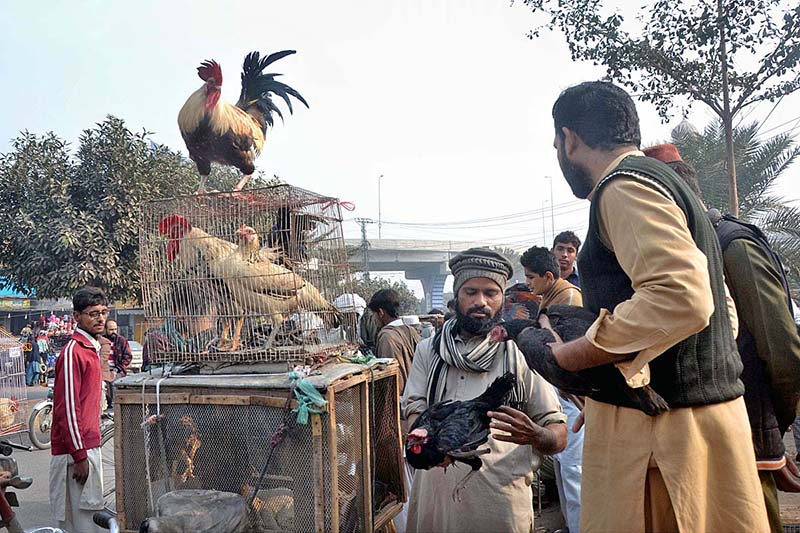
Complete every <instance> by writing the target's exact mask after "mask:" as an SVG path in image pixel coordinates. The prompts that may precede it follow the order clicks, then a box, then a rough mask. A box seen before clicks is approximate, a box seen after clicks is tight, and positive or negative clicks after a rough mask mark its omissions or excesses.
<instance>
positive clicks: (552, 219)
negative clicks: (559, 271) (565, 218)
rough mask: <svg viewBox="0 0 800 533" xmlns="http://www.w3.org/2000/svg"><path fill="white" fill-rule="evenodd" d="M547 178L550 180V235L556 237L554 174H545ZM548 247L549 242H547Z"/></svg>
mask: <svg viewBox="0 0 800 533" xmlns="http://www.w3.org/2000/svg"><path fill="white" fill-rule="evenodd" d="M545 179H546V180H548V181H550V233H551V234H552V235H550V236H551V237H552V238H553V239H555V238H556V222H555V217H554V216H553V176H545ZM545 247H547V243H545Z"/></svg>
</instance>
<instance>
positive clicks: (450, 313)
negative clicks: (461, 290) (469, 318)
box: [444, 298, 456, 320]
mask: <svg viewBox="0 0 800 533" xmlns="http://www.w3.org/2000/svg"><path fill="white" fill-rule="evenodd" d="M454 316H456V299H455V298H451V299H450V300H448V301H447V312H446V313H445V314H444V319H445V320H450V319H451V318H453V317H454Z"/></svg>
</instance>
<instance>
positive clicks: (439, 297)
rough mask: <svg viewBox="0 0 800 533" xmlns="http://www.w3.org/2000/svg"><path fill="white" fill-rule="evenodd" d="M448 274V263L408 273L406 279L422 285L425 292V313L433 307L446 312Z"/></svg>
mask: <svg viewBox="0 0 800 533" xmlns="http://www.w3.org/2000/svg"><path fill="white" fill-rule="evenodd" d="M448 274H449V272H448V271H447V263H439V264H435V265H431V266H430V267H427V268H420V269H414V270H407V271H406V279H416V280H419V281H420V282H421V283H422V289H423V290H424V291H425V309H423V313H427V312H428V311H429V310H430V309H431V308H433V307H438V308H439V309H442V310H444V305H445V302H444V282H445V281H446V280H447V275H448Z"/></svg>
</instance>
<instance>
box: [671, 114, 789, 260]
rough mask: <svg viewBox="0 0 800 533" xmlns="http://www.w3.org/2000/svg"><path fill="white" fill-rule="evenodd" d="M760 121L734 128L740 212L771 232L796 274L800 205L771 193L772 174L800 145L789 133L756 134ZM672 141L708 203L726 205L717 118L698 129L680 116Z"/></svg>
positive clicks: (722, 145) (726, 209)
mask: <svg viewBox="0 0 800 533" xmlns="http://www.w3.org/2000/svg"><path fill="white" fill-rule="evenodd" d="M758 129H759V124H758V123H756V122H754V123H752V124H747V125H742V126H739V127H737V128H734V131H733V140H734V148H735V150H734V153H735V154H736V168H737V175H736V178H737V182H738V187H739V218H741V219H742V220H746V221H748V222H752V223H754V224H756V225H758V226H759V227H761V229H762V230H764V232H765V233H766V234H767V235H768V236H769V238H770V240H771V241H772V244H773V246H774V247H775V250H776V251H777V252H778V253H779V254H780V255H781V256H782V257H783V258H784V259H785V261H786V266H788V267H789V268H790V270H791V271H792V273H793V274H794V276H797V274H798V273H800V209H798V208H797V207H795V206H793V205H791V204H790V203H789V202H787V201H786V200H785V199H784V198H782V197H780V196H778V195H776V194H774V193H773V191H772V189H773V186H774V184H775V182H776V180H777V179H778V178H779V177H780V176H781V175H783V174H784V172H785V171H786V170H787V169H788V168H789V167H790V166H791V165H792V164H793V163H794V162H795V161H796V160H797V158H798V157H800V146H798V145H797V143H796V142H795V140H794V138H793V137H792V136H791V135H790V134H787V133H783V134H779V135H775V136H773V137H770V138H768V139H764V140H762V139H759V138H758ZM672 142H673V143H674V144H675V145H676V146H677V147H678V150H679V151H680V153H681V155H682V156H683V158H684V159H685V160H686V161H688V162H689V163H691V164H692V166H693V167H694V168H695V170H696V171H697V178H698V182H699V184H700V189H701V191H702V193H703V198H704V200H705V202H706V204H708V206H709V207H716V208H717V209H719V210H720V211H722V212H723V213H725V212H729V211H730V205H729V204H728V195H727V177H726V174H725V132H724V129H723V126H722V123H721V122H720V121H715V122H712V123H710V124H708V125H707V126H706V128H705V129H704V130H703V131H702V132H701V131H697V130H696V129H695V128H694V127H692V126H691V125H690V124H688V123H686V122H684V123H682V124H680V125H679V126H678V127H676V128H675V129H673V130H672Z"/></svg>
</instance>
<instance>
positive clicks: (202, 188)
mask: <svg viewBox="0 0 800 533" xmlns="http://www.w3.org/2000/svg"><path fill="white" fill-rule="evenodd" d="M206 181H208V176H203V175H202V174H201V175H200V184H199V185H198V186H197V194H205V193H206Z"/></svg>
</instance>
